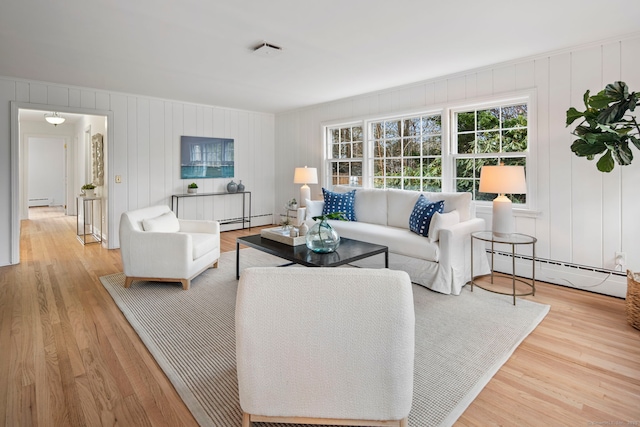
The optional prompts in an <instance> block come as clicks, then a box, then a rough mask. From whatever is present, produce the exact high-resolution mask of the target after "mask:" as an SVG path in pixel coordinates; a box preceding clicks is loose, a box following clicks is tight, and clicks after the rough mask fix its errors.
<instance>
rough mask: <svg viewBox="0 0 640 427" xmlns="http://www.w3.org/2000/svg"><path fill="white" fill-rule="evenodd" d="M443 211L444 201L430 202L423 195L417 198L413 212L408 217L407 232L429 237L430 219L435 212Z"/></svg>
mask: <svg viewBox="0 0 640 427" xmlns="http://www.w3.org/2000/svg"><path fill="white" fill-rule="evenodd" d="M443 209H444V201H442V200H439V201H437V202H430V201H429V200H427V198H426V197H424V195H422V194H421V195H420V197H418V201H417V202H416V204H415V206H414V207H413V211H412V212H411V215H410V216H409V230H411V231H413V232H414V233H417V234H419V235H421V236H424V237H427V236H428V235H429V224H431V218H433V215H434V214H435V213H436V212H442V211H443Z"/></svg>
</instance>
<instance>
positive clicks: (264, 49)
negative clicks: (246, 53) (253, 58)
mask: <svg viewBox="0 0 640 427" xmlns="http://www.w3.org/2000/svg"><path fill="white" fill-rule="evenodd" d="M253 52H254V53H256V54H257V55H260V56H276V55H279V54H280V52H282V48H281V47H280V46H276V45H273V44H270V43H267V42H263V43H260V44H259V45H258V46H256V47H255V48H253Z"/></svg>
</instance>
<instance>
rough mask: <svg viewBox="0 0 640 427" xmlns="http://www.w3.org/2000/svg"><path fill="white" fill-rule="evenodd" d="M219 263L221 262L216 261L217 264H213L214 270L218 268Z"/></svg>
mask: <svg viewBox="0 0 640 427" xmlns="http://www.w3.org/2000/svg"><path fill="white" fill-rule="evenodd" d="M218 261H219V260H216V262H214V263H213V268H218Z"/></svg>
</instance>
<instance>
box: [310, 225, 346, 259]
mask: <svg viewBox="0 0 640 427" xmlns="http://www.w3.org/2000/svg"><path fill="white" fill-rule="evenodd" d="M306 242H307V247H308V248H309V249H311V250H312V251H313V252H316V253H319V254H326V253H329V252H333V251H335V250H336V249H337V248H338V246H340V236H339V235H338V232H337V231H336V230H334V229H333V227H331V225H329V223H328V222H327V221H326V220H322V221H320V222H316V223H315V224H313V225H312V226H311V228H310V229H309V231H308V232H307V235H306Z"/></svg>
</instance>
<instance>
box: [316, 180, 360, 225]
mask: <svg viewBox="0 0 640 427" xmlns="http://www.w3.org/2000/svg"><path fill="white" fill-rule="evenodd" d="M322 194H323V195H324V207H323V208H322V215H327V214H330V213H334V212H342V213H344V216H345V217H346V218H347V219H348V220H349V221H357V219H356V214H355V212H354V211H353V205H354V202H355V200H356V190H352V191H349V192H347V193H334V192H333V191H329V190H327V189H324V188H323V189H322Z"/></svg>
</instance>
